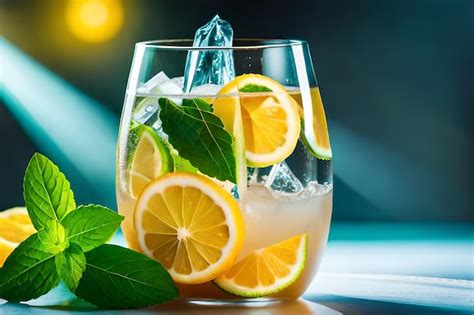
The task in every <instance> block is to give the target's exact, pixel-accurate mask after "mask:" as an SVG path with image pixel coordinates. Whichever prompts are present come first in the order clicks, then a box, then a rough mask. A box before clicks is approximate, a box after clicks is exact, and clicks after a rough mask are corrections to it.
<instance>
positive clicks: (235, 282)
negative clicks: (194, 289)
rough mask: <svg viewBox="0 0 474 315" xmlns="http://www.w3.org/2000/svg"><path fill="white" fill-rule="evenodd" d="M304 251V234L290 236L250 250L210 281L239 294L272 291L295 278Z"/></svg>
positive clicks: (302, 266)
mask: <svg viewBox="0 0 474 315" xmlns="http://www.w3.org/2000/svg"><path fill="white" fill-rule="evenodd" d="M307 253H308V236H307V234H301V235H298V236H294V237H292V238H290V239H288V240H286V241H282V242H280V243H277V244H274V245H271V246H268V247H265V248H262V249H259V250H256V251H254V252H253V253H251V254H250V255H248V256H246V257H245V258H243V259H242V260H240V261H238V262H237V263H236V264H235V265H234V266H232V267H231V268H230V269H229V270H228V271H227V272H226V273H224V274H222V275H220V276H219V277H218V278H217V279H215V280H214V284H216V285H217V286H218V287H220V288H221V289H223V290H224V291H226V292H229V293H231V294H234V295H238V296H242V297H262V296H266V295H270V294H274V293H277V292H280V291H281V290H283V289H286V288H287V287H289V286H290V285H291V284H293V282H295V281H296V279H298V277H299V276H300V274H301V272H302V271H303V269H304V265H305V262H306V256H307Z"/></svg>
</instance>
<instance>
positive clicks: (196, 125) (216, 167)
mask: <svg viewBox="0 0 474 315" xmlns="http://www.w3.org/2000/svg"><path fill="white" fill-rule="evenodd" d="M158 103H159V104H160V108H161V110H160V119H161V122H162V128H163V130H164V132H166V134H167V135H168V138H169V142H170V143H171V145H172V146H173V147H174V148H175V149H176V150H178V152H179V154H180V155H181V156H182V157H184V158H185V159H187V160H189V161H190V162H191V164H192V165H193V166H195V167H197V168H198V169H199V170H200V171H201V172H203V173H204V174H206V175H208V176H211V177H216V178H218V179H220V180H229V181H231V182H233V183H236V181H237V179H236V162H235V156H234V153H233V151H232V140H233V139H232V136H231V135H230V134H229V133H228V132H227V131H226V130H225V129H224V125H223V123H222V121H221V120H220V119H219V117H217V116H215V115H213V114H212V113H210V112H209V111H206V110H203V109H202V108H201V107H202V104H201V103H199V102H198V101H195V100H190V101H187V102H185V101H183V106H178V105H176V104H175V103H173V102H172V101H170V100H169V99H166V98H160V99H159V100H158ZM184 104H187V105H188V106H184ZM199 104H201V105H199Z"/></svg>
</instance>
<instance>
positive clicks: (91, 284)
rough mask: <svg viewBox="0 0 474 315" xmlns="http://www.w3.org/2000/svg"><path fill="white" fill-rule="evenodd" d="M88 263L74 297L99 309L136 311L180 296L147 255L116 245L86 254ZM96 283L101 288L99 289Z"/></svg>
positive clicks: (164, 271) (165, 273)
mask: <svg viewBox="0 0 474 315" xmlns="http://www.w3.org/2000/svg"><path fill="white" fill-rule="evenodd" d="M86 261H87V266H86V271H85V272H84V274H83V276H82V279H81V282H80V283H79V286H78V287H77V289H76V292H75V293H76V295H77V296H78V297H80V298H82V299H84V300H86V301H88V302H91V303H93V304H95V305H97V306H100V307H104V308H133V307H137V306H146V305H150V304H152V303H153V304H154V303H161V302H166V301H169V300H172V299H176V298H177V297H178V296H179V291H178V289H177V288H176V286H175V285H174V283H173V279H172V278H171V276H170V275H169V274H168V272H167V271H166V270H165V269H164V268H163V267H162V266H161V265H160V264H159V263H157V262H156V261H154V260H152V259H150V258H148V257H147V256H145V255H142V254H139V253H136V252H134V251H131V250H128V249H126V248H123V247H120V246H116V245H102V246H100V247H97V248H96V249H93V250H91V251H90V252H87V253H86ZM137 266H140V268H137ZM97 279H100V281H101V285H97Z"/></svg>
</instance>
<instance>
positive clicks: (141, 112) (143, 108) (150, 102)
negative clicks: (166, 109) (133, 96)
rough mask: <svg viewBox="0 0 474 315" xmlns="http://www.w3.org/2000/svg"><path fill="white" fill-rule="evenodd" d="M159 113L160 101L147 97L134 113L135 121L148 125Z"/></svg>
mask: <svg viewBox="0 0 474 315" xmlns="http://www.w3.org/2000/svg"><path fill="white" fill-rule="evenodd" d="M157 111H158V99H156V98H151V97H145V98H144V99H143V100H141V101H140V102H139V103H138V104H137V107H136V108H135V110H134V111H133V120H135V121H136V122H138V123H140V124H146V123H147V122H148V121H149V120H150V119H151V118H152V117H153V116H155V113H157Z"/></svg>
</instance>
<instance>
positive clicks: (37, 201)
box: [23, 153, 76, 231]
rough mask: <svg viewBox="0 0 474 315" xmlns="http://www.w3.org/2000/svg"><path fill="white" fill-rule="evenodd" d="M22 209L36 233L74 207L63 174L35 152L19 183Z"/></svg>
mask: <svg viewBox="0 0 474 315" xmlns="http://www.w3.org/2000/svg"><path fill="white" fill-rule="evenodd" d="M23 195H24V198H25V204H26V208H27V210H28V214H29V216H30V218H31V222H32V223H33V225H34V227H35V228H36V229H37V230H38V231H39V230H41V229H42V228H43V227H45V226H46V224H47V223H48V221H50V220H56V221H61V220H62V219H63V218H64V217H65V216H66V215H67V214H68V213H69V212H70V211H72V210H74V209H75V208H76V203H75V202H74V195H73V192H72V190H71V188H70V184H69V182H68V181H67V179H66V177H65V176H64V174H63V173H61V172H60V171H59V168H58V167H57V166H56V165H55V164H54V163H53V162H51V161H50V160H49V159H48V158H47V157H45V156H43V155H41V154H39V153H35V154H34V155H33V157H32V158H31V160H30V162H29V163H28V167H27V168H26V172H25V178H24V181H23Z"/></svg>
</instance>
